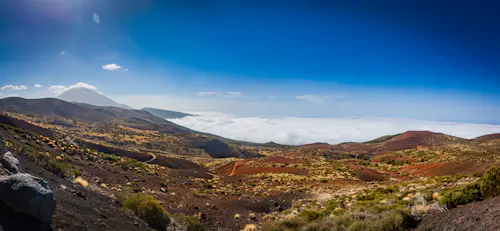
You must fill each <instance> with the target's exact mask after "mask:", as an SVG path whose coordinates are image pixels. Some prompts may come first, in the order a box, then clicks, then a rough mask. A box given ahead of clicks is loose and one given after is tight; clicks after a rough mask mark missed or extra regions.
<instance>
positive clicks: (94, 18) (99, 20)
mask: <svg viewBox="0 0 500 231" xmlns="http://www.w3.org/2000/svg"><path fill="white" fill-rule="evenodd" d="M92 20H93V21H94V23H95V24H99V23H101V19H100V18H99V15H98V14H96V13H94V14H92Z"/></svg>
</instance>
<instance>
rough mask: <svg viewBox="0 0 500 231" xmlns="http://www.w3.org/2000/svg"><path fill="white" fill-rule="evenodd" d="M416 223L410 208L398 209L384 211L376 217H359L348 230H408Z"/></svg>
mask: <svg viewBox="0 0 500 231" xmlns="http://www.w3.org/2000/svg"><path fill="white" fill-rule="evenodd" d="M415 224H416V222H415V220H414V219H413V217H412V216H411V215H410V212H409V211H408V210H403V209H401V210H400V209H398V210H391V211H387V212H385V213H382V214H381V215H380V217H376V218H374V219H358V220H356V221H354V222H353V223H352V224H351V225H350V226H349V228H347V230H348V231H393V230H407V229H408V228H411V227H413V226H414V225H415Z"/></svg>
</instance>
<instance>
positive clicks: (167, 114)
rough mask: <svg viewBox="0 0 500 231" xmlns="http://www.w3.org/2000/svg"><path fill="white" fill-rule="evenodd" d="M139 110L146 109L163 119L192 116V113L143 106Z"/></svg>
mask: <svg viewBox="0 0 500 231" xmlns="http://www.w3.org/2000/svg"><path fill="white" fill-rule="evenodd" d="M141 110H142V111H147V112H149V113H151V114H153V115H155V116H158V117H160V118H164V119H180V118H182V117H186V116H193V115H192V114H187V113H184V112H177V111H169V110H164V109H156V108H149V107H145V108H143V109H141Z"/></svg>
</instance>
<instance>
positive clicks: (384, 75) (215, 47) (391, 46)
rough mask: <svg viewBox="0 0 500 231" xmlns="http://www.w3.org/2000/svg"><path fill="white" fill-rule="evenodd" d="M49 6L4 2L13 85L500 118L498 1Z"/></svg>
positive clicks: (2, 56) (0, 10)
mask: <svg viewBox="0 0 500 231" xmlns="http://www.w3.org/2000/svg"><path fill="white" fill-rule="evenodd" d="M41 2H42V1H38V0H19V1H1V2H0V34H1V36H0V84H1V85H5V84H25V85H29V84H34V83H35V82H36V83H38V82H42V81H45V83H44V85H55V84H59V85H70V84H74V83H75V82H76V81H83V82H89V83H92V84H94V85H98V86H99V87H100V89H104V90H106V93H110V94H112V95H123V94H142V93H145V92H148V93H154V94H163V93H165V92H168V93H176V94H185V92H197V91H212V90H213V91H244V92H245V93H246V94H252V92H249V91H253V92H254V93H255V94H257V95H259V94H260V95H261V96H264V95H271V94H272V95H275V94H276V95H284V96H287V95H288V96H289V97H293V96H294V95H298V94H309V93H311V94H330V93H331V91H332V90H330V89H336V90H335V91H337V89H339V88H341V89H343V88H346V89H351V88H355V89H357V91H354V90H353V91H352V92H354V93H356V94H357V96H360V99H358V100H361V99H362V97H361V96H362V94H361V93H360V92H361V91H363V90H362V89H368V90H378V91H376V92H384V89H388V91H392V92H394V94H392V95H391V96H388V97H394V95H397V94H402V95H405V94H411V92H415V94H420V95H422V96H424V97H422V98H430V99H426V100H431V101H432V100H433V99H434V98H433V97H438V98H446V97H449V98H450V99H449V101H453V102H467V103H470V104H471V105H472V104H476V105H484V106H485V107H487V108H488V110H489V111H493V112H498V111H499V110H498V107H499V105H498V104H499V103H498V100H499V99H500V90H498V89H499V88H500V42H499V41H500V14H499V13H498V9H500V3H498V2H497V1H462V0H454V1H451V0H441V1H428V0H420V1H396V0H394V1H387V0H381V1H372V0H369V1H368V0H365V1H260V0H258V1H234V0H232V1H201V0H200V1H160V0H157V1H153V0H145V1H131V0H108V1H105V0H96V1H84V0H74V1H63V0H48V1H47V2H45V3H41ZM93 13H96V14H98V15H99V16H100V21H101V23H100V24H96V23H95V22H93V21H92V14H93ZM61 51H65V52H66V53H67V55H66V56H67V57H64V59H63V58H62V57H58V56H57V54H58V53H59V52H61ZM107 63H117V64H119V65H121V66H123V67H125V68H128V69H130V71H129V72H121V73H116V72H114V73H111V72H104V71H103V70H102V69H100V66H101V65H103V64H107ZM344 86H346V87H344ZM349 93H350V92H347V94H349ZM440 93H443V94H444V93H446V95H439V94H440ZM334 94H335V93H334ZM353 98H355V99H354V101H355V100H356V96H354V97H353ZM402 98H404V97H402ZM381 100H382V99H381ZM423 104H425V102H424V103H423ZM488 110H487V111H488ZM469 113H472V112H469ZM368 114H369V113H368ZM471 120H475V121H481V119H474V118H473V117H471ZM485 121H486V120H485ZM492 121H493V122H500V121H498V120H496V121H495V120H493V119H488V122H492Z"/></svg>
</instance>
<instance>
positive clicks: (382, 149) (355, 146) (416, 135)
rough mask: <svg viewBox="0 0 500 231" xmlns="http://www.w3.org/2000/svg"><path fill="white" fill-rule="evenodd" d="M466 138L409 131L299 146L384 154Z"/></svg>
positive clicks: (341, 151) (460, 141)
mask: <svg viewBox="0 0 500 231" xmlns="http://www.w3.org/2000/svg"><path fill="white" fill-rule="evenodd" d="M467 142H469V141H468V140H466V139H463V138H458V137H454V136H450V135H445V134H442V133H434V132H430V131H407V132H404V133H401V134H396V135H388V136H383V137H380V138H377V139H374V140H372V141H368V142H363V143H358V142H348V143H342V144H336V145H330V144H326V143H315V144H307V145H302V146H298V147H297V149H298V150H299V151H304V152H308V151H310V150H316V149H322V150H328V151H330V152H332V153H338V154H340V153H369V154H375V155H376V154H382V153H386V152H391V151H398V150H404V149H410V148H417V147H429V146H439V145H445V144H449V143H467Z"/></svg>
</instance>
